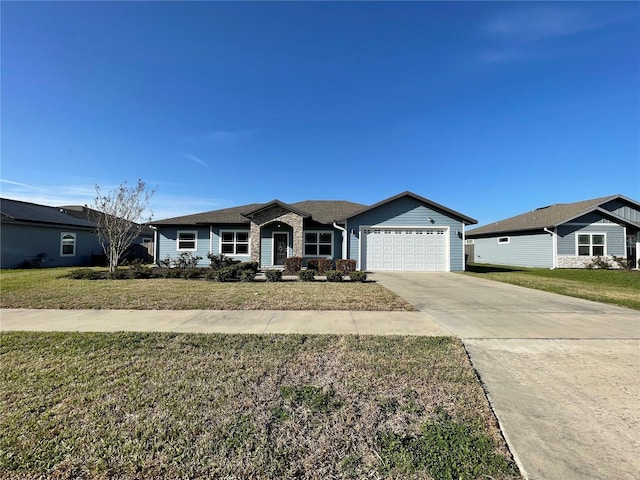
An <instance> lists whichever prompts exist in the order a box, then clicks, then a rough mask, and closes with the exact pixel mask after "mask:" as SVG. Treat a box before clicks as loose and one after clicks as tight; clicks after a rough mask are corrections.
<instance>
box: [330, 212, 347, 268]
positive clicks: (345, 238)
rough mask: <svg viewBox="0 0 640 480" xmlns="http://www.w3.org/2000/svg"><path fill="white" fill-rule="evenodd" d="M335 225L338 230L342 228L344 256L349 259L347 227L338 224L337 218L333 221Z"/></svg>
mask: <svg viewBox="0 0 640 480" xmlns="http://www.w3.org/2000/svg"><path fill="white" fill-rule="evenodd" d="M333 227H334V228H337V229H338V230H342V258H343V259H344V260H346V259H347V229H346V228H344V227H341V226H340V225H338V224H337V223H336V222H335V220H334V221H333Z"/></svg>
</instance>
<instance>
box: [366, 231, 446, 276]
mask: <svg viewBox="0 0 640 480" xmlns="http://www.w3.org/2000/svg"><path fill="white" fill-rule="evenodd" d="M360 238H361V239H362V245H361V252H363V255H362V257H363V258H362V269H363V270H373V271H376V270H378V271H384V270H399V271H407V270H413V271H424V272H446V271H449V265H448V258H449V254H448V245H449V229H448V228H447V227H430V228H406V227H404V228H403V227H385V228H362V231H361V236H360Z"/></svg>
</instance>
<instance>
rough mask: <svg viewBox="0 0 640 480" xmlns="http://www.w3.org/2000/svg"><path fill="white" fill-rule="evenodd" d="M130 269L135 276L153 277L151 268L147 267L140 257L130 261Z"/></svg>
mask: <svg viewBox="0 0 640 480" xmlns="http://www.w3.org/2000/svg"><path fill="white" fill-rule="evenodd" d="M129 271H130V272H131V276H132V277H133V278H151V269H150V268H148V267H146V266H145V265H144V264H143V263H142V260H140V259H139V258H136V259H135V260H132V261H130V262H129Z"/></svg>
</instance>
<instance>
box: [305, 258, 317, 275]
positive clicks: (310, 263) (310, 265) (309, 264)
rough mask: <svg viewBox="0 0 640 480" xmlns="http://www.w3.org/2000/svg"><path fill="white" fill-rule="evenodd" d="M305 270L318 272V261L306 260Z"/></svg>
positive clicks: (315, 259)
mask: <svg viewBox="0 0 640 480" xmlns="http://www.w3.org/2000/svg"><path fill="white" fill-rule="evenodd" d="M307 269H308V270H315V271H316V272H317V271H318V259H317V258H309V259H307Z"/></svg>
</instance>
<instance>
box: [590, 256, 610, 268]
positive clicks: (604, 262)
mask: <svg viewBox="0 0 640 480" xmlns="http://www.w3.org/2000/svg"><path fill="white" fill-rule="evenodd" d="M586 267H587V268H588V269H592V268H599V269H602V270H609V269H610V268H611V264H610V263H609V260H608V259H607V258H605V257H601V256H599V255H598V256H597V257H596V258H594V259H593V260H591V262H590V263H588V264H587V265H586Z"/></svg>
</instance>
